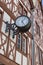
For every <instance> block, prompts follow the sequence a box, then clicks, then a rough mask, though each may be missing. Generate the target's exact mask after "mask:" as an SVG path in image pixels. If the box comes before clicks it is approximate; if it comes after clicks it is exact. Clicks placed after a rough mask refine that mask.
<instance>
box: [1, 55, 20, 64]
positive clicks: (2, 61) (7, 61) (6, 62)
mask: <svg viewBox="0 0 43 65" xmlns="http://www.w3.org/2000/svg"><path fill="white" fill-rule="evenodd" d="M0 62H1V63H3V64H4V65H19V64H17V63H16V62H14V61H12V60H10V59H8V58H6V57H5V56H3V55H1V54H0Z"/></svg>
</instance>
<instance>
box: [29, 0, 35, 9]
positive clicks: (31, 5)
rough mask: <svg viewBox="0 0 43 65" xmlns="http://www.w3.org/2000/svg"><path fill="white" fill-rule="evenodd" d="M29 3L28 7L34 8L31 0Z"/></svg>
mask: <svg viewBox="0 0 43 65" xmlns="http://www.w3.org/2000/svg"><path fill="white" fill-rule="evenodd" d="M29 3H30V8H31V9H33V8H34V4H33V1H32V0H29Z"/></svg>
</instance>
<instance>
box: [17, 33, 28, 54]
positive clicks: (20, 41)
mask: <svg viewBox="0 0 43 65" xmlns="http://www.w3.org/2000/svg"><path fill="white" fill-rule="evenodd" d="M26 40H27V39H26V37H24V36H21V34H20V33H19V34H18V36H17V49H19V50H20V51H22V52H23V53H25V54H26V43H27V42H26Z"/></svg>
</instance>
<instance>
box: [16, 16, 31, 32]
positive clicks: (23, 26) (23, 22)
mask: <svg viewBox="0 0 43 65" xmlns="http://www.w3.org/2000/svg"><path fill="white" fill-rule="evenodd" d="M15 24H16V26H17V27H18V29H19V31H20V32H26V31H27V30H28V29H30V26H31V20H30V19H29V17H27V16H25V15H22V16H19V17H17V19H16V21H15Z"/></svg>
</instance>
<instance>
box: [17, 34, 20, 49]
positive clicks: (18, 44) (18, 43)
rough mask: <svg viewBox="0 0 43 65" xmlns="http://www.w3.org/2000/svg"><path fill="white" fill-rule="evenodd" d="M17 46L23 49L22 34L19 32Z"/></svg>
mask: <svg viewBox="0 0 43 65" xmlns="http://www.w3.org/2000/svg"><path fill="white" fill-rule="evenodd" d="M17 48H18V49H21V34H18V38H17Z"/></svg>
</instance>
